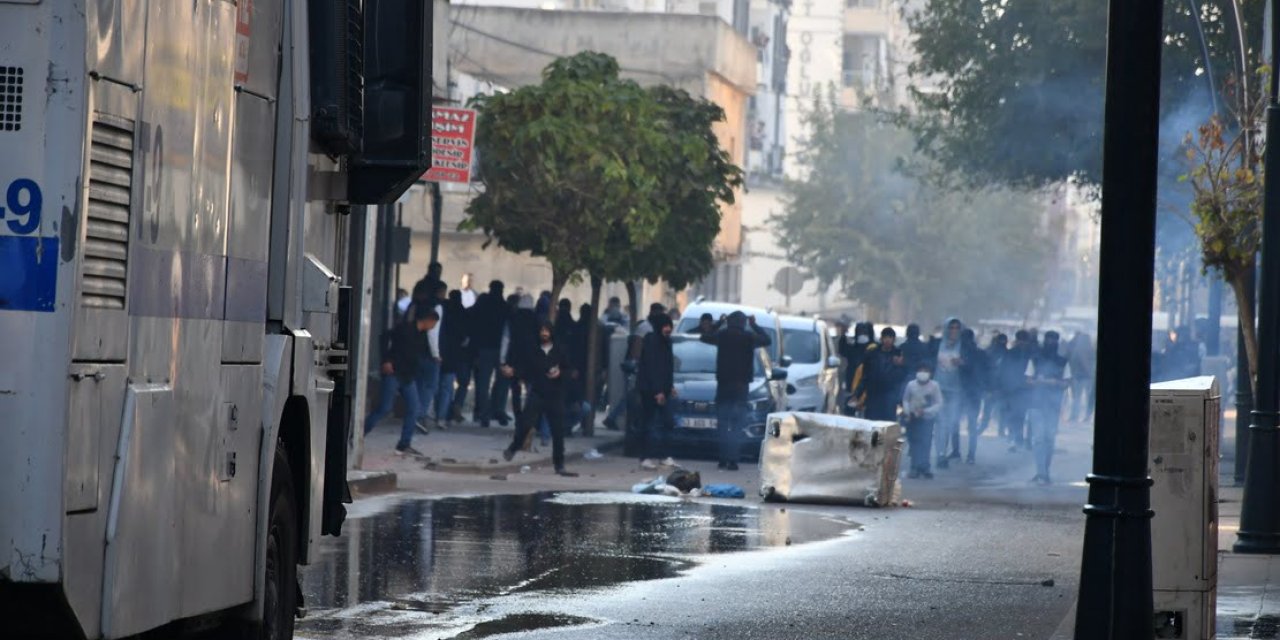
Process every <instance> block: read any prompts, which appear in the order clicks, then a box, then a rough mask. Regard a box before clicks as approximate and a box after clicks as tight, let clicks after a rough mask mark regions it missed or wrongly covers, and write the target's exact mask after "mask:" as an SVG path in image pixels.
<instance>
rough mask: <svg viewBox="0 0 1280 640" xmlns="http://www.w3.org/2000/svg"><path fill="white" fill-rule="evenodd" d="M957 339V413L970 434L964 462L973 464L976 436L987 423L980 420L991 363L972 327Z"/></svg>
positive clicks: (975, 456)
mask: <svg viewBox="0 0 1280 640" xmlns="http://www.w3.org/2000/svg"><path fill="white" fill-rule="evenodd" d="M960 343H961V346H962V351H963V353H964V356H963V358H964V367H962V368H961V369H960V386H961V393H962V394H963V395H962V397H961V398H960V400H961V402H962V403H963V406H962V407H961V408H960V414H961V416H963V418H964V424H965V430H966V431H967V433H968V434H969V449H968V453H967V454H966V455H965V463H967V464H973V463H974V462H975V460H976V458H977V455H978V438H980V437H981V436H982V432H983V430H984V429H985V428H986V425H985V424H983V422H982V420H981V413H982V400H983V397H984V396H986V394H987V389H988V388H990V386H991V364H990V362H989V361H988V360H987V352H986V351H983V350H982V349H979V348H978V339H977V336H976V335H975V334H974V332H973V329H970V328H968V327H965V328H964V330H963V331H961V332H960Z"/></svg>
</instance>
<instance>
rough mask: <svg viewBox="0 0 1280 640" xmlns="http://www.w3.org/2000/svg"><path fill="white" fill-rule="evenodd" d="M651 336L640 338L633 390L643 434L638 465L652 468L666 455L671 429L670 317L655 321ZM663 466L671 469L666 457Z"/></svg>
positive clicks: (672, 366)
mask: <svg viewBox="0 0 1280 640" xmlns="http://www.w3.org/2000/svg"><path fill="white" fill-rule="evenodd" d="M655 322H656V326H655V327H654V331H653V333H650V334H649V335H647V336H645V337H644V343H643V344H642V345H641V346H640V369H639V372H638V378H637V380H636V390H637V392H638V393H639V394H640V407H641V412H642V416H643V417H642V418H641V420H642V421H643V425H644V432H645V453H644V457H643V458H642V459H641V460H640V466H641V467H643V468H646V469H654V468H657V466H658V459H660V458H662V457H664V456H670V452H669V451H668V450H667V443H668V442H669V441H670V434H671V430H672V428H674V426H675V418H674V417H673V414H672V410H671V404H672V402H674V400H675V397H676V385H675V356H674V355H673V354H672V352H671V330H672V322H671V319H670V318H657V319H656V320H655ZM664 464H668V465H670V466H675V461H674V460H672V459H671V458H670V457H667V459H666V460H665V461H664Z"/></svg>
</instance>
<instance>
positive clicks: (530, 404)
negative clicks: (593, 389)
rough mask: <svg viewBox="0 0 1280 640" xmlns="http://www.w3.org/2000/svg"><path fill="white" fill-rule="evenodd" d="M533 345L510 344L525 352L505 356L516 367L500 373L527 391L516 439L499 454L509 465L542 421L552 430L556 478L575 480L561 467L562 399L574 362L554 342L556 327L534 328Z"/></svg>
mask: <svg viewBox="0 0 1280 640" xmlns="http://www.w3.org/2000/svg"><path fill="white" fill-rule="evenodd" d="M534 336H535V337H534V341H533V343H532V344H528V343H524V342H522V343H520V344H517V343H516V342H514V341H513V342H512V343H511V345H510V346H511V349H512V350H522V349H528V350H527V351H526V352H524V353H519V354H518V355H515V356H514V357H513V356H508V360H509V361H510V362H515V363H518V364H516V365H515V366H512V365H507V366H504V367H503V369H502V373H503V375H504V376H505V377H508V378H519V379H520V380H522V381H523V382H524V384H525V385H527V387H528V395H527V397H526V398H525V403H524V407H523V409H522V410H521V411H520V413H519V416H518V418H517V420H516V432H515V437H513V438H512V440H511V444H510V445H508V446H507V448H506V449H505V450H504V451H503V452H502V457H503V458H505V459H506V460H507V461H508V462H510V461H511V460H512V459H513V458H514V457H515V455H516V451H518V450H519V449H520V448H521V447H523V446H524V441H525V439H526V438H527V437H528V436H529V434H530V433H531V432H532V431H533V430H534V429H536V428H537V427H538V423H539V422H541V421H542V420H543V419H544V418H545V419H546V421H547V422H548V424H549V425H550V427H551V461H552V463H553V464H554V465H555V472H556V475H560V476H566V477H575V476H577V475H578V474H576V473H572V472H570V471H568V470H567V469H565V466H564V432H565V422H564V418H565V416H564V404H565V401H564V398H565V390H566V387H567V385H568V383H569V380H571V379H572V378H573V376H574V369H573V361H572V359H571V358H570V357H569V354H568V352H567V351H566V350H565V349H563V348H562V347H561V346H560V345H559V344H556V341H555V327H553V326H552V325H551V323H548V322H543V323H540V324H539V325H538V326H537V329H536V333H535V334H534Z"/></svg>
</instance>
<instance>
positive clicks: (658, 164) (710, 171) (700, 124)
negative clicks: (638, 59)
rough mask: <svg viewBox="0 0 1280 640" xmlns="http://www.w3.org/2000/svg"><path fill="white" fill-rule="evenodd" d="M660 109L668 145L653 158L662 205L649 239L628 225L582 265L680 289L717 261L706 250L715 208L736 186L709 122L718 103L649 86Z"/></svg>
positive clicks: (737, 176)
mask: <svg viewBox="0 0 1280 640" xmlns="http://www.w3.org/2000/svg"><path fill="white" fill-rule="evenodd" d="M649 94H650V96H651V97H652V98H653V100H654V101H655V102H656V104H657V105H658V108H659V113H660V114H661V116H660V118H659V126H660V130H661V133H662V134H663V135H665V136H666V138H667V148H668V149H669V152H668V153H666V154H664V155H662V156H660V157H657V158H653V159H652V160H653V171H654V173H655V175H656V176H657V178H658V181H659V184H658V193H657V196H656V197H657V198H658V199H659V201H660V202H661V203H662V204H663V205H665V207H666V215H665V216H664V217H663V219H662V221H661V222H660V223H659V225H658V228H657V232H656V233H655V234H654V237H653V241H652V242H650V243H648V244H641V243H637V242H635V240H634V238H633V237H632V233H631V229H630V227H629V226H628V225H626V224H617V225H615V226H614V228H613V230H612V231H611V233H610V234H609V238H608V241H607V249H606V251H605V252H604V259H603V260H602V261H600V262H597V263H594V264H591V265H588V271H590V272H591V273H592V274H593V275H599V276H601V277H603V278H604V279H606V280H611V281H623V282H626V281H634V280H648V281H650V282H657V281H659V280H664V281H666V282H667V283H668V284H670V285H671V286H672V287H675V288H676V289H683V288H685V287H687V286H689V285H690V284H693V283H694V282H696V281H698V280H699V279H701V278H702V277H703V276H705V275H707V273H709V272H710V271H711V269H712V267H714V266H715V256H714V255H713V253H712V249H713V245H714V243H715V239H716V236H717V235H719V233H720V217H721V212H720V207H721V206H722V205H730V204H733V202H734V190H735V189H736V188H738V187H740V186H741V185H742V171H741V169H739V168H738V167H737V166H735V165H734V164H733V162H732V160H731V158H730V157H729V154H728V152H727V151H725V149H724V147H722V146H721V145H720V140H719V139H718V138H717V137H716V134H715V131H714V129H713V126H714V125H715V123H717V122H723V121H724V119H725V116H724V110H723V109H721V108H720V106H719V105H717V104H715V103H714V102H711V101H709V100H706V99H703V98H695V97H693V96H691V95H689V93H688V92H686V91H684V90H682V89H674V88H671V87H668V86H663V85H659V86H655V87H650V88H649Z"/></svg>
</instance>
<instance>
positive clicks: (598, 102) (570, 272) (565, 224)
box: [462, 52, 669, 296]
mask: <svg viewBox="0 0 1280 640" xmlns="http://www.w3.org/2000/svg"><path fill="white" fill-rule="evenodd" d="M472 104H473V105H474V106H475V107H477V108H478V109H479V110H480V118H479V121H478V123H477V130H476V147H477V148H478V150H479V170H480V172H479V173H480V179H481V180H482V181H483V183H484V189H483V191H482V192H481V193H480V194H479V195H477V196H476V197H475V198H473V199H472V200H471V202H470V204H468V206H467V214H468V216H469V217H468V218H467V219H466V220H465V221H463V223H462V228H464V229H480V230H483V231H484V233H485V234H486V235H487V236H488V237H489V238H490V239H491V240H494V241H496V242H497V243H498V245H499V246H501V247H503V248H504V249H507V250H509V251H515V252H523V251H528V252H530V253H532V254H534V255H537V256H542V257H545V258H546V259H547V261H548V262H550V263H551V268H552V273H553V280H554V281H553V283H552V289H553V293H554V294H555V295H556V296H558V295H559V292H560V289H561V288H563V286H564V284H565V283H566V282H568V280H569V279H570V278H571V277H573V276H575V275H576V274H577V273H578V272H580V271H581V270H583V269H584V268H586V267H587V266H588V265H590V264H594V263H599V262H602V261H603V260H604V259H605V257H606V256H605V252H606V250H607V248H606V242H605V241H606V239H607V238H608V236H609V234H610V233H612V232H613V231H614V229H615V228H617V227H619V226H623V227H625V228H626V229H627V232H628V234H629V237H630V238H631V240H632V242H634V243H635V244H636V245H639V246H647V245H648V244H650V243H651V242H653V240H654V237H655V236H656V234H657V232H658V228H659V227H660V225H661V222H662V220H663V219H664V218H665V217H666V214H667V209H666V206H665V203H664V202H663V201H662V198H661V197H660V196H661V182H660V180H659V177H658V176H657V175H656V174H655V173H654V172H653V171H652V166H653V159H654V158H656V157H661V156H662V154H663V153H665V152H667V151H668V144H669V143H668V140H667V138H666V136H665V135H664V134H663V132H662V127H661V124H660V118H661V116H662V114H661V110H660V109H659V107H658V105H657V104H656V103H655V101H654V100H652V99H651V97H650V94H649V93H648V92H647V91H646V90H645V89H643V88H641V87H640V86H639V85H638V84H636V83H635V82H632V81H629V80H623V79H621V78H619V77H618V63H617V61H616V60H614V59H613V58H612V57H610V56H607V55H604V54H600V53H594V52H584V53H580V54H577V55H574V56H570V57H566V58H560V59H558V60H556V61H555V62H553V63H552V64H550V65H549V66H548V67H547V68H546V70H545V71H544V72H543V80H542V82H541V83H540V84H536V85H529V86H524V87H520V88H518V89H515V90H512V91H510V92H508V93H499V94H495V95H485V96H479V97H477V98H475V99H474V100H473V101H472Z"/></svg>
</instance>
